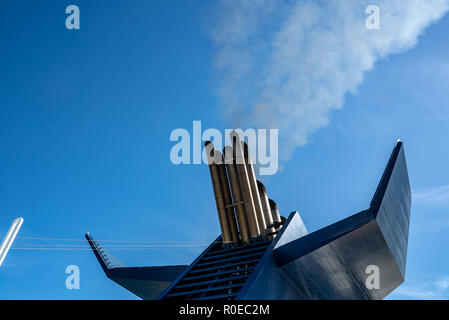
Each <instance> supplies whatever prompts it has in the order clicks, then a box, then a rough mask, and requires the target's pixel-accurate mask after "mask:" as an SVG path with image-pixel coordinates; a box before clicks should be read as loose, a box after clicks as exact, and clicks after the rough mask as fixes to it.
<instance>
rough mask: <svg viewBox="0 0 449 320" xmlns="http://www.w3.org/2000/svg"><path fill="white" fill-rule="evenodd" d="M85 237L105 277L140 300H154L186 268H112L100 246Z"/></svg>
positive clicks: (184, 266)
mask: <svg viewBox="0 0 449 320" xmlns="http://www.w3.org/2000/svg"><path fill="white" fill-rule="evenodd" d="M85 237H86V239H87V241H88V242H89V245H90V246H91V248H92V251H93V252H94V254H95V256H96V258H97V260H98V262H99V263H100V265H101V267H102V268H103V271H104V272H105V274H106V276H107V277H108V278H109V279H111V280H113V281H115V282H116V283H118V284H119V285H121V286H122V287H124V288H125V289H127V290H129V291H131V292H132V293H134V294H135V295H137V296H139V297H140V298H142V299H154V298H156V297H157V296H158V295H159V294H160V293H161V292H162V291H163V290H164V289H166V288H167V287H168V286H169V285H170V283H171V282H172V281H173V280H174V279H176V277H177V276H178V275H179V274H180V273H181V272H183V271H184V270H185V269H186V268H187V266H186V265H177V266H160V267H119V268H118V267H114V266H113V265H112V264H111V262H110V261H111V259H110V258H109V256H108V255H107V254H106V252H105V251H104V250H103V248H102V247H101V245H100V244H99V243H98V242H97V241H96V240H94V239H93V238H92V237H91V236H90V234H89V233H87V234H86V236H85Z"/></svg>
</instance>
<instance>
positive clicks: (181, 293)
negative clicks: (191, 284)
mask: <svg viewBox="0 0 449 320" xmlns="http://www.w3.org/2000/svg"><path fill="white" fill-rule="evenodd" d="M238 287H243V283H239V284H233V285H229V286H222V287H211V288H206V289H198V290H192V291H184V292H176V293H171V294H168V295H167V297H168V298H172V297H179V296H190V295H192V294H197V293H203V292H211V291H219V290H227V289H233V288H238Z"/></svg>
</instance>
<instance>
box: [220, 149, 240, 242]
mask: <svg viewBox="0 0 449 320" xmlns="http://www.w3.org/2000/svg"><path fill="white" fill-rule="evenodd" d="M214 154H215V155H216V156H214V158H215V159H217V158H218V159H221V163H220V164H217V168H218V175H219V177H220V183H221V191H222V193H223V199H224V205H225V211H226V217H227V218H228V225H229V231H230V232H231V238H232V241H233V242H236V243H237V242H238V241H239V233H238V230H237V222H236V221H235V213H234V206H233V203H232V197H231V191H230V190H229V182H228V180H229V179H228V174H227V173H226V165H225V162H224V158H223V155H222V154H221V152H220V151H218V150H214Z"/></svg>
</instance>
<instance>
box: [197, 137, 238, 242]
mask: <svg viewBox="0 0 449 320" xmlns="http://www.w3.org/2000/svg"><path fill="white" fill-rule="evenodd" d="M205 147H206V154H207V160H208V163H209V171H210V177H211V180H212V188H213V190H214V196H215V203H216V205H217V211H218V220H219V222H220V228H221V233H222V235H223V242H224V243H225V244H232V243H235V242H236V241H237V239H233V238H232V233H231V228H230V226H229V221H228V217H227V213H226V208H225V206H226V204H225V199H224V195H223V190H222V184H221V181H220V175H219V172H218V165H217V164H216V162H218V161H217V160H216V159H217V157H216V155H215V152H214V151H215V150H214V145H213V143H212V142H210V141H207V142H206V143H205Z"/></svg>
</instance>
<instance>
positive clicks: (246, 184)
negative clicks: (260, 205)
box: [230, 131, 264, 238]
mask: <svg viewBox="0 0 449 320" xmlns="http://www.w3.org/2000/svg"><path fill="white" fill-rule="evenodd" d="M230 137H231V141H232V147H233V150H234V158H235V162H236V167H237V174H238V177H239V182H240V187H241V191H242V196H243V201H244V203H245V210H246V215H247V219H248V226H249V232H250V236H251V238H257V237H259V236H260V234H261V232H260V229H259V222H258V219H257V213H256V208H255V206H254V198H253V193H252V191H251V183H250V179H249V176H248V169H247V166H246V163H245V156H244V151H243V146H242V143H241V141H240V137H239V135H238V134H237V132H235V131H232V132H231V134H230ZM262 231H264V230H262Z"/></svg>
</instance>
